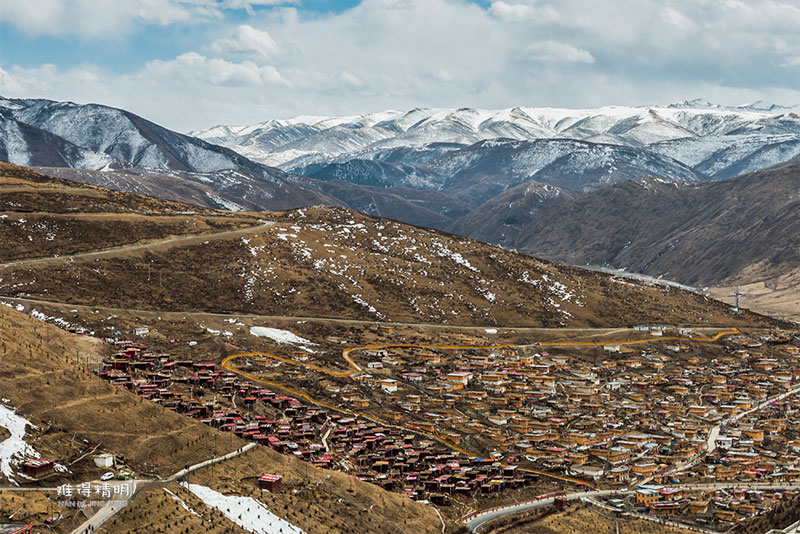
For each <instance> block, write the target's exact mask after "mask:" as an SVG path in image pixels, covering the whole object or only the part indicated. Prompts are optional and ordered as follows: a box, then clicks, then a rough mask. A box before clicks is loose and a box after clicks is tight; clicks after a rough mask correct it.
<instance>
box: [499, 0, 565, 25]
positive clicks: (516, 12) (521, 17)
mask: <svg viewBox="0 0 800 534" xmlns="http://www.w3.org/2000/svg"><path fill="white" fill-rule="evenodd" d="M489 12H490V13H491V14H492V15H494V16H495V17H497V18H499V19H502V20H505V21H509V22H525V21H537V22H542V23H544V22H553V21H555V20H557V19H558V18H559V15H558V11H557V10H556V9H555V8H554V7H552V6H549V5H540V4H538V3H537V4H530V3H527V4H522V3H515V4H509V3H508V2H503V1H499V2H492V5H491V6H490V7H489Z"/></svg>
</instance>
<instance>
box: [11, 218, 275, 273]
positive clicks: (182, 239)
mask: <svg viewBox="0 0 800 534" xmlns="http://www.w3.org/2000/svg"><path fill="white" fill-rule="evenodd" d="M275 224H277V223H276V222H275V221H267V222H264V223H262V224H259V225H256V226H248V227H247V228H238V229H236V230H221V231H219V232H204V233H200V234H190V235H182V236H178V237H170V238H168V239H159V240H157V241H148V242H146V243H136V244H133V245H122V246H118V247H109V248H104V249H98V250H89V251H86V252H77V253H75V254H66V255H64V256H46V257H43V258H28V259H24V260H15V261H7V262H4V263H0V268H5V267H21V266H27V265H36V264H41V263H50V262H56V261H68V262H72V261H75V260H83V259H87V258H98V257H102V256H106V255H114V254H118V253H120V252H127V251H130V250H141V249H146V248H151V247H157V246H160V245H171V244H175V243H182V244H184V243H187V242H191V241H200V240H206V239H208V238H215V239H217V238H227V237H233V236H237V235H240V234H246V233H250V232H257V231H259V230H263V229H265V228H269V227H270V226H274V225H275Z"/></svg>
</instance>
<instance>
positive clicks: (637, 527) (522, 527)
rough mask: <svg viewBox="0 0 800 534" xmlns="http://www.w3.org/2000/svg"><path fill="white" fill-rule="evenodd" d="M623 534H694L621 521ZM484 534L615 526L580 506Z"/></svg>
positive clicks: (601, 531)
mask: <svg viewBox="0 0 800 534" xmlns="http://www.w3.org/2000/svg"><path fill="white" fill-rule="evenodd" d="M618 521H619V532H620V534H692V533H693V532H695V531H692V530H689V529H682V528H675V527H670V526H665V525H662V524H660V523H656V522H654V521H647V520H644V519H631V518H619V519H618ZM484 532H485V534H523V533H524V534H615V532H616V526H615V524H614V521H613V520H612V519H609V518H608V517H605V516H603V515H601V514H598V513H596V512H594V511H592V510H589V509H587V508H584V507H581V506H573V507H570V508H568V509H567V510H564V511H563V512H558V513H554V514H549V515H546V516H545V517H543V518H541V519H539V518H538V516H536V515H534V516H531V517H520V519H519V520H518V521H517V522H513V521H511V522H509V523H508V524H505V525H503V526H498V527H496V528H493V529H492V530H488V531H484Z"/></svg>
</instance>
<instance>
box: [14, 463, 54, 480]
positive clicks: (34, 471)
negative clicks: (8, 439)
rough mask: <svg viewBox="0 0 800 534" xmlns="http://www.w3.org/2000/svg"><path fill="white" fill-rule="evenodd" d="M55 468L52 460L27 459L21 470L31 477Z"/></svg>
mask: <svg viewBox="0 0 800 534" xmlns="http://www.w3.org/2000/svg"><path fill="white" fill-rule="evenodd" d="M54 468H55V464H54V463H53V460H44V459H41V460H28V461H26V462H25V463H23V464H22V472H23V473H25V474H26V475H28V476H31V477H40V476H42V475H46V474H47V473H49V472H51V471H52V470H53V469H54Z"/></svg>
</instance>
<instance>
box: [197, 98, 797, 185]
mask: <svg viewBox="0 0 800 534" xmlns="http://www.w3.org/2000/svg"><path fill="white" fill-rule="evenodd" d="M789 110H791V108H788V107H785V106H777V105H774V104H770V103H765V102H760V101H759V102H754V103H752V104H748V105H743V106H738V107H726V106H720V105H716V104H713V103H710V102H708V101H706V100H702V99H697V100H692V101H686V102H682V103H678V104H671V105H667V106H638V107H635V106H605V107H601V108H596V109H567V108H535V107H522V106H517V107H513V108H506V109H500V110H486V109H479V108H458V109H437V108H414V109H411V110H408V111H395V110H389V111H383V112H377V113H369V114H364V115H355V116H343V117H320V116H301V117H294V118H290V119H280V120H272V121H268V122H264V123H259V124H256V125H253V126H250V127H225V126H216V127H214V128H210V129H208V130H205V131H199V132H194V135H196V136H197V137H199V138H201V139H205V140H208V141H209V142H213V143H217V144H221V145H223V146H226V147H229V148H231V149H233V150H236V151H238V152H240V153H241V154H243V155H245V156H246V157H248V158H250V159H253V160H255V161H259V162H261V163H264V164H268V165H273V166H278V167H281V168H283V169H286V170H293V169H298V168H301V167H307V166H309V165H313V164H317V163H324V162H330V161H333V160H337V161H339V160H344V159H352V158H354V157H358V158H366V159H371V158H372V157H373V156H375V155H377V154H380V153H383V151H385V150H392V149H397V148H400V147H406V148H421V147H425V146H428V145H431V144H433V143H454V144H457V145H462V146H466V145H470V144H473V143H476V142H478V141H482V140H486V139H499V138H507V139H517V140H522V141H530V140H535V139H575V140H584V141H591V142H599V143H608V144H616V145H623V146H630V147H646V146H650V145H654V144H658V143H663V142H670V141H675V140H679V139H692V138H700V139H705V138H713V137H719V136H728V135H734V134H741V133H753V132H756V131H758V132H759V133H760V134H763V135H773V134H775V135H777V134H786V133H790V134H795V135H800V121H798V119H797V118H796V117H795V116H792V115H790V114H787V113H786V112H787V111H789Z"/></svg>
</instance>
